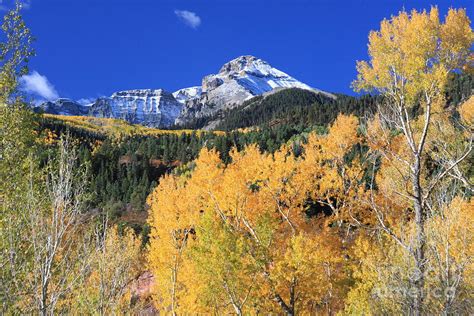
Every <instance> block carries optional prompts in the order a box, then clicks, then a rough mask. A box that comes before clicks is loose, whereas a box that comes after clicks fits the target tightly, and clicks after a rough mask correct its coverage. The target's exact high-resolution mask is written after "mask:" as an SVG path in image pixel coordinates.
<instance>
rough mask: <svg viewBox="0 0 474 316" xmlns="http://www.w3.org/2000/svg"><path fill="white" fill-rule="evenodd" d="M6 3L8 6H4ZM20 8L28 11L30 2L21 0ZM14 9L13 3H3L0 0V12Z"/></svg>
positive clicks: (29, 0)
mask: <svg viewBox="0 0 474 316" xmlns="http://www.w3.org/2000/svg"><path fill="white" fill-rule="evenodd" d="M6 2H8V3H10V4H9V5H7V4H6ZM20 3H21V7H22V8H23V9H25V10H28V9H30V8H31V0H23V1H21V2H20ZM14 7H15V1H14V0H12V1H3V0H0V11H9V10H11V9H13V8H14Z"/></svg>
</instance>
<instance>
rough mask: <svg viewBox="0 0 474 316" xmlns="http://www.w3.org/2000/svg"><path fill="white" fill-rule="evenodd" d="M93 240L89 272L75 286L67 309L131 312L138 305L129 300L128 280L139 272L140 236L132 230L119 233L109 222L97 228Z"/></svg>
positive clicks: (89, 312)
mask: <svg viewBox="0 0 474 316" xmlns="http://www.w3.org/2000/svg"><path fill="white" fill-rule="evenodd" d="M94 243H95V245H94V246H95V247H94V248H93V251H92V252H91V254H90V256H91V258H90V262H89V263H88V267H89V269H90V270H89V273H88V274H86V276H85V277H84V279H83V280H81V282H80V284H79V286H78V287H77V288H75V289H74V291H73V293H72V295H71V300H70V303H71V304H70V305H71V306H69V309H66V310H69V311H70V312H71V313H73V314H94V313H98V314H101V315H107V314H126V313H130V312H133V310H134V308H138V307H139V305H136V306H133V304H132V292H131V282H132V281H133V280H134V279H135V278H136V276H137V275H138V272H139V258H140V250H141V240H140V239H138V238H137V237H136V236H135V234H134V232H133V231H132V230H125V231H123V233H119V231H118V227H117V226H112V227H109V228H105V230H104V231H103V232H99V231H98V232H97V233H96V236H95V240H94ZM85 260H87V258H86V259H85Z"/></svg>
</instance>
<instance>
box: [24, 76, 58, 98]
mask: <svg viewBox="0 0 474 316" xmlns="http://www.w3.org/2000/svg"><path fill="white" fill-rule="evenodd" d="M20 85H21V90H23V91H25V92H27V93H30V94H34V95H37V96H39V97H41V98H43V99H46V100H55V99H57V98H59V95H58V92H57V91H56V89H55V88H54V86H53V85H52V84H51V83H50V82H49V81H48V78H46V77H45V76H42V75H40V74H39V73H38V72H37V71H33V72H32V73H31V74H29V75H24V76H23V77H21V78H20Z"/></svg>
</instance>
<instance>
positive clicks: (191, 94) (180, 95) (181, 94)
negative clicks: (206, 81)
mask: <svg viewBox="0 0 474 316" xmlns="http://www.w3.org/2000/svg"><path fill="white" fill-rule="evenodd" d="M201 93H202V88H201V87H200V86H196V87H189V88H183V89H179V90H177V91H175V92H173V96H174V98H175V99H176V101H178V102H179V103H182V104H184V103H186V102H187V101H188V100H191V99H195V98H199V97H200V96H201Z"/></svg>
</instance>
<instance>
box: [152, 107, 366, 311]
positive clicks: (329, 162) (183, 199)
mask: <svg viewBox="0 0 474 316" xmlns="http://www.w3.org/2000/svg"><path fill="white" fill-rule="evenodd" d="M356 126H357V119H356V118H355V117H353V116H341V117H339V118H338V120H337V121H336V122H335V123H334V125H333V127H332V128H331V132H330V134H329V136H328V137H325V136H318V135H311V136H310V138H309V140H308V143H307V144H306V145H304V155H303V157H300V158H296V157H294V156H293V154H292V153H291V152H290V151H289V150H288V149H287V148H285V147H284V148H282V149H281V150H279V151H278V152H276V153H275V154H274V155H270V154H266V153H261V152H260V150H259V149H258V148H257V147H256V146H249V147H248V148H246V150H244V151H243V152H236V151H234V152H232V154H231V157H232V162H231V163H229V164H228V165H224V163H223V162H222V161H221V160H220V159H219V155H218V153H217V152H215V151H209V150H207V149H204V150H203V151H202V152H201V154H200V156H199V158H198V159H197V160H196V162H195V163H196V166H195V169H194V170H193V172H192V174H191V175H190V176H189V177H186V176H184V177H183V176H173V175H170V176H167V177H165V178H164V179H162V181H161V183H160V186H159V187H158V188H157V190H156V191H155V192H154V193H153V194H152V195H151V196H150V200H149V202H150V205H151V219H150V221H151V224H152V225H153V226H154V228H155V229H154V230H153V232H152V242H151V244H150V254H149V262H150V266H151V269H152V271H153V273H155V274H156V278H157V286H156V289H157V291H158V293H157V299H158V301H160V302H162V303H161V304H160V305H162V306H164V307H166V308H169V309H171V310H172V311H173V312H175V313H178V312H183V311H187V312H192V311H195V312H213V311H214V312H218V313H226V312H237V313H239V314H241V313H248V312H256V311H260V312H267V313H271V312H274V313H278V312H282V311H293V312H294V311H295V310H300V311H303V310H306V311H309V312H316V311H319V310H328V311H329V310H333V309H335V308H336V307H337V304H338V301H337V300H336V297H337V295H336V293H339V292H341V291H344V288H345V287H344V284H342V283H341V279H342V275H343V274H344V271H343V269H342V265H341V263H342V262H343V257H342V243H341V239H340V238H339V236H338V232H339V230H338V228H334V229H333V228H330V227H329V224H331V223H332V222H335V221H336V219H337V218H338V217H337V216H334V217H332V218H331V219H330V220H328V221H326V218H324V217H323V216H322V215H321V214H319V215H316V216H314V217H311V216H309V215H308V213H307V212H308V211H309V208H310V207H315V208H323V207H326V208H329V210H331V209H332V208H333V209H334V210H336V209H337V212H343V211H344V210H345V209H346V208H351V209H354V208H355V205H354V203H350V202H349V200H352V199H354V197H355V196H357V191H358V190H359V188H360V187H361V186H360V182H361V181H362V179H361V178H362V176H363V173H362V172H361V170H362V169H361V166H360V164H359V163H357V162H355V161H354V163H353V165H352V166H350V167H348V166H345V165H344V156H345V154H346V153H347V152H348V151H349V150H351V148H352V147H353V146H354V145H355V144H356V143H357V141H358V140H359V138H358V136H357V131H356ZM311 203H312V205H311ZM349 205H350V206H349ZM317 212H321V211H317ZM331 212H332V211H331ZM321 213H322V212H321ZM332 224H334V223H332ZM333 226H334V227H337V225H336V224H334V225H333ZM170 290H171V291H170Z"/></svg>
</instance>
